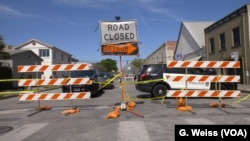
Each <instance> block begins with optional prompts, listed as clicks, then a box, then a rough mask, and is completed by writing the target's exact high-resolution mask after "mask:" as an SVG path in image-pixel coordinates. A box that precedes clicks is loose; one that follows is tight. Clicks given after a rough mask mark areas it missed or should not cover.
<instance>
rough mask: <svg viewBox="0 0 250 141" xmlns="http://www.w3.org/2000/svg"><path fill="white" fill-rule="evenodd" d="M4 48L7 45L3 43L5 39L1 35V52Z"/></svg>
mask: <svg viewBox="0 0 250 141" xmlns="http://www.w3.org/2000/svg"><path fill="white" fill-rule="evenodd" d="M4 46H5V43H4V41H3V37H2V36H1V35H0V51H2V50H3V48H4Z"/></svg>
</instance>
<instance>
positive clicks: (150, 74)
mask: <svg viewBox="0 0 250 141" xmlns="http://www.w3.org/2000/svg"><path fill="white" fill-rule="evenodd" d="M186 70H187V72H186ZM164 73H166V74H171V75H185V74H192V75H216V71H215V70H214V69H203V68H187V69H185V68H167V65H166V64H148V65H143V66H142V68H141V70H140V72H139V74H138V76H137V78H138V79H137V81H138V82H140V81H150V80H158V81H151V82H149V83H137V84H136V85H135V87H136V89H137V90H139V91H141V92H147V93H150V94H151V95H152V97H159V96H164V95H166V90H171V89H183V88H185V87H186V86H187V89H208V90H209V89H210V90H215V89H217V88H219V87H218V86H219V83H215V82H187V83H186V82H177V81H164V80H163V74H164ZM220 84H221V85H220V89H221V90H237V83H229V82H221V83H220Z"/></svg>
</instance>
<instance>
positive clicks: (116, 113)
mask: <svg viewBox="0 0 250 141" xmlns="http://www.w3.org/2000/svg"><path fill="white" fill-rule="evenodd" d="M120 111H121V107H120V106H116V107H115V109H114V111H112V112H110V113H108V114H107V115H106V118H107V119H111V118H114V119H116V118H118V117H120Z"/></svg>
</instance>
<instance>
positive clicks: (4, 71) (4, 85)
mask: <svg viewBox="0 0 250 141" xmlns="http://www.w3.org/2000/svg"><path fill="white" fill-rule="evenodd" d="M0 72H1V73H0V80H3V79H11V78H12V71H11V68H9V67H0ZM11 88H12V82H11V81H6V82H0V90H7V89H11Z"/></svg>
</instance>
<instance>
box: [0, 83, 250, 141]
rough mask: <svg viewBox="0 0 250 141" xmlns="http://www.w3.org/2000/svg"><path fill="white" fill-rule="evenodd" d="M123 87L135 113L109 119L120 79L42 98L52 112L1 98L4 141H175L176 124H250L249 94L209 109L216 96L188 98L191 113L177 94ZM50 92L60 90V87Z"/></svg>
mask: <svg viewBox="0 0 250 141" xmlns="http://www.w3.org/2000/svg"><path fill="white" fill-rule="evenodd" d="M123 90H124V91H123V93H124V95H126V98H127V99H125V100H129V101H134V102H136V103H137V105H136V107H135V108H134V110H133V112H128V111H121V114H120V117H119V118H117V119H106V115H107V114H108V113H109V112H111V111H113V108H112V107H113V106H117V105H120V104H121V102H122V90H121V87H120V85H119V83H118V82H116V83H115V88H114V89H107V90H105V91H104V92H103V93H102V94H101V95H100V96H99V97H96V98H92V99H83V100H69V101H61V100H58V101H40V104H41V105H50V106H51V107H52V109H51V110H44V111H36V110H35V108H37V106H38V102H37V101H31V102H29V101H25V102H23V101H18V98H17V97H13V98H8V99H4V100H0V126H1V128H0V131H1V132H0V133H1V134H0V141H2V140H3V141H8V140H11V141H20V140H24V141H34V140H36V141H42V140H54V141H59V140H60V141H76V140H87V141H99V140H100V141H103V140H110V141H124V140H132V141H133V140H134V141H138V140H144V141H162V140H169V141H174V140H175V125H177V124H187V125H192V124H208V125H214V124H216V125H217V124H223V125H224V124H233V125H240V124H244V125H245V124H249V123H250V117H249V115H250V110H249V108H250V103H249V99H248V98H247V97H246V96H247V95H248V93H246V92H243V93H242V96H241V97H240V98H227V99H222V101H221V102H223V103H225V104H226V107H225V108H215V107H209V103H211V102H219V99H217V98H189V99H186V103H187V105H189V106H192V108H193V109H192V111H178V110H177V109H176V107H177V100H176V99H175V98H165V99H156V100H155V99H154V100H152V99H151V98H150V95H149V94H146V93H142V92H139V91H137V90H135V87H134V85H133V84H129V85H126V86H125V88H124V89H123ZM50 92H61V89H54V90H51V91H50ZM244 98H245V99H244ZM71 107H79V108H80V112H79V113H75V114H69V115H67V116H65V115H63V114H62V111H63V110H65V109H70V108H71ZM8 127H9V128H8ZM7 129H9V130H10V131H8V132H7V131H6V130H7ZM5 131H6V132H5Z"/></svg>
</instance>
